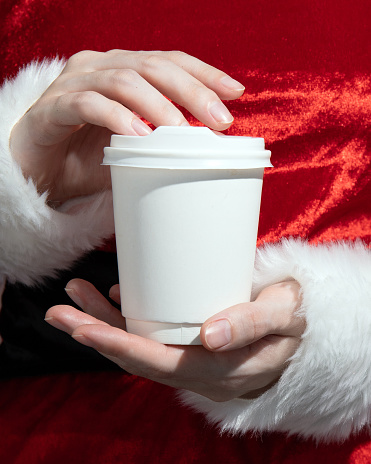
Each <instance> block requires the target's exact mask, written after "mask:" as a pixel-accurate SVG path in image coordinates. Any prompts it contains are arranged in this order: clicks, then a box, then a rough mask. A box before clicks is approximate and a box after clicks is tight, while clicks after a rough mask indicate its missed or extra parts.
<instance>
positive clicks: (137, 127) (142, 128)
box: [131, 118, 152, 135]
mask: <svg viewBox="0 0 371 464" xmlns="http://www.w3.org/2000/svg"><path fill="white" fill-rule="evenodd" d="M131 127H132V128H133V129H134V131H135V132H136V133H137V134H138V135H149V134H150V133H151V132H152V130H151V128H150V127H148V126H147V124H145V123H144V122H143V121H141V120H140V119H137V118H134V119H133V120H132V121H131Z"/></svg>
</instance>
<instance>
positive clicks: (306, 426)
mask: <svg viewBox="0 0 371 464" xmlns="http://www.w3.org/2000/svg"><path fill="white" fill-rule="evenodd" d="M288 278H294V279H296V280H297V281H298V282H299V283H300V285H301V287H302V296H303V302H302V306H301V311H302V312H303V313H304V314H305V317H306V320H307V329H306V331H305V333H304V335H303V337H302V342H301V344H300V347H299V348H298V350H297V352H296V353H295V355H294V356H293V357H292V359H291V360H290V364H289V366H288V368H287V369H286V370H285V372H284V373H283V375H282V377H281V379H280V381H279V382H278V383H277V384H276V385H275V386H274V387H272V388H271V389H270V390H269V391H267V392H265V393H264V394H263V395H261V396H260V397H259V398H257V399H254V400H243V399H235V400H232V401H227V402H224V403H216V402H213V401H212V400H209V399H207V398H204V397H202V396H200V395H196V394H194V393H190V392H182V393H181V398H182V400H183V402H184V403H185V404H188V405H190V406H192V407H193V408H194V409H196V410H197V411H199V412H203V413H206V415H207V418H208V419H209V420H210V421H211V422H213V423H217V424H219V426H220V427H221V430H222V431H223V432H227V431H228V432H231V433H234V434H235V433H245V432H247V431H251V432H263V431H280V432H288V433H289V434H299V435H301V436H303V437H313V438H315V439H316V440H318V441H329V440H336V441H339V440H343V439H345V438H347V437H348V436H349V435H351V434H353V433H357V432H359V431H360V430H361V429H362V428H364V427H367V426H369V424H370V419H371V343H370V335H371V251H370V250H369V249H367V248H366V247H365V246H364V245H363V244H362V243H361V242H358V243H356V244H345V243H337V244H336V243H335V244H332V245H319V246H311V245H308V244H306V243H304V242H302V241H296V240H293V239H290V240H284V241H283V242H282V243H281V244H277V245H269V246H265V247H264V248H262V249H261V250H259V251H258V254H257V260H256V267H255V283H254V294H255V295H257V294H258V293H259V291H261V290H262V289H263V288H264V287H266V286H268V285H271V284H273V283H277V282H279V281H283V280H285V279H288Z"/></svg>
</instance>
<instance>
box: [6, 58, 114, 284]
mask: <svg viewBox="0 0 371 464" xmlns="http://www.w3.org/2000/svg"><path fill="white" fill-rule="evenodd" d="M64 65H65V62H64V61H63V60H58V59H56V60H53V61H45V62H42V63H31V64H30V65H28V66H27V67H26V68H24V69H23V70H21V71H20V72H19V74H18V76H17V77H16V78H15V79H14V80H11V81H6V82H5V83H4V85H3V87H2V88H1V90H0V108H1V113H0V275H3V276H5V277H6V278H7V279H8V280H9V281H11V282H15V281H19V282H22V283H25V284H28V285H29V284H34V283H38V282H40V279H41V278H42V277H43V276H51V275H54V274H55V271H56V270H57V269H64V268H67V267H69V266H70V265H71V263H72V262H73V261H74V260H75V259H77V258H78V257H79V256H81V255H82V254H83V253H84V252H86V251H87V250H90V249H92V248H94V247H96V246H97V245H99V244H100V243H101V242H102V239H103V238H107V237H109V236H110V235H112V234H113V232H114V225H113V210H112V194H111V192H104V193H101V194H97V195H92V196H90V197H87V198H81V199H78V200H73V201H72V202H71V203H70V204H65V205H64V209H63V210H61V211H55V210H53V209H51V208H50V207H49V206H47V204H46V195H41V196H40V195H39V194H38V192H37V190H36V187H35V185H34V184H33V183H32V181H30V180H29V181H26V180H25V178H24V177H23V175H22V172H21V169H20V168H19V166H18V165H17V164H16V163H15V162H14V160H13V159H12V156H11V153H10V150H9V137H10V133H11V130H12V128H13V126H14V125H15V123H16V122H17V121H18V120H19V119H20V118H21V117H22V116H23V114H24V113H25V112H26V111H27V110H28V108H29V107H30V106H31V105H32V104H33V103H34V102H35V101H36V100H37V99H38V98H39V97H40V96H41V95H42V94H43V92H44V91H45V90H46V89H47V87H48V86H49V85H50V84H51V83H52V82H53V80H54V79H55V78H56V77H57V76H58V75H59V74H60V72H61V71H62V69H63V67H64ZM77 203H78V204H79V205H80V206H79V207H78V206H76V204H77ZM71 205H75V206H76V208H75V209H74V211H76V210H77V211H78V212H74V213H73V214H72V213H71V214H67V213H65V212H64V211H68V209H69V207H70V206H71Z"/></svg>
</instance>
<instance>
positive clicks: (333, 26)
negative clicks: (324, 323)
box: [0, 0, 371, 464]
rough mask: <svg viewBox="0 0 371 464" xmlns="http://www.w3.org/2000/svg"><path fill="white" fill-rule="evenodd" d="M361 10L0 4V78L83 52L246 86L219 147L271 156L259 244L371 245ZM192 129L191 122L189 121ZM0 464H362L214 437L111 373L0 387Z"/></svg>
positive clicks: (365, 441) (326, 4) (162, 395)
mask: <svg viewBox="0 0 371 464" xmlns="http://www.w3.org/2000/svg"><path fill="white" fill-rule="evenodd" d="M370 5H371V4H370V2H369V0H354V1H352V2H349V1H347V0H302V1H297V0H286V1H285V2H277V1H274V0H254V1H252V0H244V1H242V0H240V1H231V2H224V1H223V2H222V1H220V0H205V1H194V0H188V1H185V0H179V1H177V2H174V1H170V0H159V1H157V2H150V3H149V2H145V1H144V0H136V1H121V0H96V1H94V2H91V1H90V2H87V1H83V0H74V1H72V0H64V1H60V0H18V1H10V0H0V18H1V19H2V27H1V40H2V47H1V50H0V74H1V77H2V78H4V77H5V76H11V75H14V74H15V73H16V71H17V69H18V68H19V66H22V65H24V64H25V63H27V62H29V61H30V60H31V59H35V58H43V57H45V56H46V57H52V56H55V55H56V54H59V55H60V56H66V57H68V56H70V55H72V54H73V53H75V52H77V51H79V50H81V49H95V50H101V51H104V50H109V49H111V48H124V49H133V50H136V49H148V50H150V49H165V50H166V49H180V50H183V51H186V52H188V53H190V54H192V55H195V56H197V57H198V58H200V59H203V60H204V61H206V62H208V63H210V64H213V65H214V66H216V67H219V68H222V69H223V70H225V71H226V72H228V73H230V74H232V76H233V77H234V78H236V79H237V80H239V81H241V82H242V83H243V84H244V85H245V86H246V92H245V95H244V96H243V97H242V98H241V99H240V100H238V101H236V102H230V103H228V106H229V108H230V110H231V112H232V114H233V115H234V116H235V123H234V125H233V127H232V128H231V129H230V130H229V134H235V135H250V136H260V137H264V138H265V139H266V143H267V147H268V148H269V149H271V150H272V162H273V164H274V166H275V168H274V169H272V170H267V172H266V175H265V179H264V187H263V197H262V210H261V219H260V226H259V239H258V243H259V244H261V243H263V242H264V241H269V242H275V241H277V240H279V239H280V238H281V237H284V236H300V237H303V238H305V239H308V240H310V241H311V242H315V243H318V242H323V241H332V240H336V239H347V240H355V239H356V238H357V237H360V238H362V239H363V240H364V241H365V242H366V243H368V244H370V242H371V240H370V239H371V210H370V205H371V201H370V200H371V183H370V129H369V128H370V106H371V99H370V74H369V73H370V67H371V64H370V59H369V58H370V40H369V30H370V17H371V9H370ZM190 121H191V122H192V123H195V121H194V119H193V118H191V117H190ZM0 436H1V442H2V445H1V446H0V462H4V463H17V464H23V463H26V462H27V464H36V463H37V464H39V463H53V464H59V463H65V462H70V463H74V462H76V463H82V462H89V463H116V462H117V463H118V462H126V463H131V462H133V463H134V462H142V461H143V462H151V463H157V462H159V463H160V462H161V463H173V462H177V463H191V462H200V463H203V462H209V461H210V462H223V463H224V462H228V463H254V464H260V463H262V464H263V463H264V464H266V463H285V464H286V463H287V464H288V463H304V464H306V463H308V464H309V463H313V462H316V463H318V464H319V463H322V462H323V463H328V462H337V463H341V464H342V463H344V464H345V463H357V464H359V463H362V464H363V463H370V462H371V442H370V440H369V436H368V435H367V434H366V433H365V434H364V435H361V436H358V437H355V438H351V439H349V440H347V441H346V442H345V443H343V444H331V445H320V446H316V445H315V444H314V443H313V442H312V441H310V440H309V441H304V440H301V439H299V438H297V437H290V438H287V437H286V436H284V435H281V434H264V435H263V436H262V437H259V438H256V437H250V436H243V437H234V438H233V437H227V436H223V437H220V436H219V434H218V432H217V430H216V429H215V428H212V427H208V426H206V425H205V421H204V419H203V417H202V416H201V415H198V414H194V413H193V412H190V411H189V410H186V409H185V408H183V407H181V406H179V404H177V402H176V400H175V395H174V391H173V390H172V389H170V388H168V387H164V386H161V385H156V384H153V383H152V382H150V381H146V380H143V379H139V378H136V377H131V376H127V375H121V374H118V373H98V374H97V373H92V374H72V373H71V374H63V375H55V376H49V377H40V378H38V377H35V378H26V379H12V380H8V381H3V382H2V383H1V384H0Z"/></svg>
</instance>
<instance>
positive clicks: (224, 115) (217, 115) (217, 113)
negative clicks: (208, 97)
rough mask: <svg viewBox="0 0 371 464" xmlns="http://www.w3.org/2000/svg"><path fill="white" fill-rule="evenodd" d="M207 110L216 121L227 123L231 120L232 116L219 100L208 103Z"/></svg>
mask: <svg viewBox="0 0 371 464" xmlns="http://www.w3.org/2000/svg"><path fill="white" fill-rule="evenodd" d="M208 110H209V113H210V114H211V116H212V117H213V118H214V119H215V121H216V122H220V123H223V124H229V123H231V122H232V121H233V116H232V115H231V113H230V112H229V111H228V110H227V108H226V107H225V106H224V105H223V103H222V102H220V101H214V102H211V103H209V107H208Z"/></svg>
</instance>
